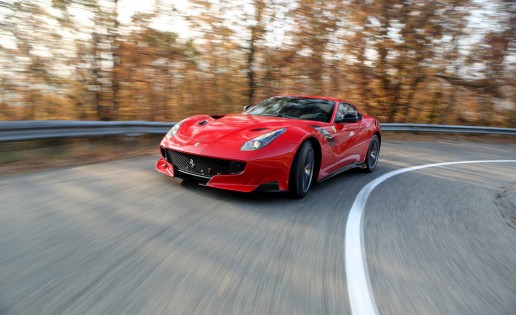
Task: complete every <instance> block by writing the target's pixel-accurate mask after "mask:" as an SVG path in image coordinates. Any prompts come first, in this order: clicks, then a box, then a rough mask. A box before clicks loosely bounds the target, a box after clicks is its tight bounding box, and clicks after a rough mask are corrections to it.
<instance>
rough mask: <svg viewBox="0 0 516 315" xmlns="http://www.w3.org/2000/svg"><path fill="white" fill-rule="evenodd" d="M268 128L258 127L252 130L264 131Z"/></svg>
mask: <svg viewBox="0 0 516 315" xmlns="http://www.w3.org/2000/svg"><path fill="white" fill-rule="evenodd" d="M267 129H268V128H256V129H251V130H250V131H263V130H267Z"/></svg>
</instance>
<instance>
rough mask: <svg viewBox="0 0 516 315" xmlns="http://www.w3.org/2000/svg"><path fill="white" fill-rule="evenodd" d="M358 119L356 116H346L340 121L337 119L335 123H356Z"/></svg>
mask: <svg viewBox="0 0 516 315" xmlns="http://www.w3.org/2000/svg"><path fill="white" fill-rule="evenodd" d="M359 120H360V118H359V117H358V116H357V115H352V114H346V115H345V116H344V117H343V118H342V119H339V120H337V121H336V122H337V123H342V122H357V121H359Z"/></svg>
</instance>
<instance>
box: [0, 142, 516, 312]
mask: <svg viewBox="0 0 516 315" xmlns="http://www.w3.org/2000/svg"><path fill="white" fill-rule="evenodd" d="M156 158H157V157H145V158H137V159H128V160H123V161H114V162H109V163H102V164H92V165H87V166H80V167H73V168H64V169H57V170H49V171H43V172H38V173H34V174H26V175H19V176H4V177H0V314H2V315H4V314H351V308H350V303H349V299H348V288H347V285H346V283H347V281H346V280H347V278H346V274H345V255H344V251H345V249H344V242H345V232H346V231H345V229H346V222H347V218H348V214H349V211H350V209H351V206H352V204H353V201H354V199H355V197H356V196H357V194H358V192H359V191H360V190H361V188H362V187H364V186H365V185H367V184H368V183H369V182H371V181H372V180H374V179H375V178H377V177H378V176H381V175H382V174H386V173H387V172H390V171H393V170H397V169H400V168H404V167H409V166H414V165H422V164H431V163H438V162H452V161H465V160H500V159H515V158H516V145H515V144H504V145H495V144H481V143H469V142H462V141H457V142H437V143H431V142H410V143H403V142H386V143H384V144H383V147H382V154H381V160H380V164H379V168H378V170H377V171H376V172H374V173H372V174H364V173H361V172H359V171H351V172H347V173H345V174H342V175H340V176H337V177H335V178H332V179H330V180H328V181H326V182H324V183H322V184H320V185H317V186H316V187H314V188H313V190H312V191H310V193H309V195H308V196H307V197H306V198H304V199H302V200H292V199H289V198H288V197H286V196H284V195H282V194H252V195H247V194H237V193H231V192H226V191H220V190H214V189H208V188H204V187H199V186H196V185H191V184H188V183H184V182H181V181H179V180H175V179H171V178H168V177H166V176H163V175H161V174H159V173H157V172H155V171H154V170H153V167H154V163H155V160H156ZM515 196H516V164H515V163H512V164H511V163H505V164H501V163H498V164H497V163H493V164H486V165H476V164H468V165H455V166H446V167H442V168H430V169H425V170H418V171H414V172H409V173H404V174H400V175H397V176H395V177H393V178H390V179H389V180H387V181H385V182H384V183H382V184H380V185H379V186H378V187H377V188H375V190H374V191H373V192H372V194H371V195H370V196H369V199H368V201H367V204H366V208H365V212H364V218H363V231H364V249H365V251H364V256H365V258H366V261H367V268H368V273H369V282H370V283H369V286H370V289H371V292H372V294H373V296H374V299H375V303H376V307H377V309H378V313H379V314H515V313H516V272H514V270H516V213H513V210H514V209H513V208H512V207H514V205H515V204H516V198H514V197H515ZM513 221H514V222H513ZM357 263H361V262H357Z"/></svg>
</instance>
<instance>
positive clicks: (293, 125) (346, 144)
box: [156, 96, 381, 192]
mask: <svg viewBox="0 0 516 315" xmlns="http://www.w3.org/2000/svg"><path fill="white" fill-rule="evenodd" d="M282 98H300V99H303V100H304V99H307V100H325V101H329V102H332V103H333V104H334V106H333V109H332V112H331V113H329V115H331V118H329V122H324V121H315V120H303V119H292V118H283V117H269V116H258V115H250V114H247V113H243V114H230V115H223V116H213V117H212V116H208V115H198V116H193V117H190V118H187V119H185V120H184V121H183V123H182V124H181V126H180V127H179V129H178V131H177V133H176V134H175V135H174V136H172V137H170V138H169V137H168V136H165V137H164V138H163V140H162V141H161V144H160V148H161V152H162V157H161V158H160V159H159V161H158V163H157V166H156V169H157V170H158V171H160V172H161V173H163V174H166V175H169V176H173V177H185V176H187V177H188V176H190V175H191V174H190V173H189V172H188V170H189V169H190V166H188V164H190V165H191V170H192V171H193V170H194V167H195V164H199V162H196V163H194V159H195V160H196V161H201V160H198V159H197V157H199V158H210V159H213V160H210V161H213V162H214V163H215V162H217V163H218V162H220V160H223V161H224V160H228V162H227V163H228V164H229V163H231V162H229V161H233V163H234V165H237V171H238V172H237V173H235V174H224V175H219V174H218V173H215V172H216V171H213V170H212V169H211V168H210V167H208V166H205V169H201V170H200V172H202V174H200V173H199V169H197V170H196V171H195V172H197V173H196V174H197V175H199V174H200V175H203V176H200V177H202V178H200V177H199V178H200V179H201V181H202V182H203V184H205V185H206V186H209V187H215V188H221V189H228V190H234V191H240V192H251V191H254V190H256V189H258V188H260V187H265V188H270V187H273V188H274V190H282V191H288V190H289V180H290V179H291V168H292V163H293V161H294V157H295V155H296V152H297V151H298V149H299V148H300V146H301V145H302V144H303V142H305V141H312V145H313V148H314V152H315V156H316V158H315V169H314V171H313V172H314V176H313V178H314V179H316V180H317V181H321V180H323V179H325V178H327V177H329V176H331V175H334V174H337V173H340V172H341V171H343V170H346V169H349V168H351V167H357V166H362V165H363V163H364V162H365V161H366V155H367V154H368V148H369V144H370V142H371V139H372V137H373V135H375V134H376V135H377V136H378V138H381V136H380V124H379V122H378V121H377V120H376V119H375V118H373V117H370V116H366V115H363V114H362V113H361V112H360V111H358V113H359V116H360V118H361V119H360V120H359V121H356V122H341V123H335V121H336V117H337V111H338V108H339V104H342V103H345V104H349V105H350V103H349V102H347V101H344V100H341V99H336V98H328V97H316V96H280V97H275V98H271V99H282ZM257 106H258V105H257ZM355 109H356V108H355ZM214 117H216V118H214ZM328 117H330V116H328ZM281 128H285V129H286V131H285V132H284V133H283V134H281V135H280V136H278V137H277V138H276V139H275V140H273V141H272V142H271V143H270V144H268V145H266V146H264V147H262V148H261V149H258V150H255V151H242V150H241V148H242V145H243V144H244V143H246V142H247V141H249V140H251V139H253V138H256V137H258V136H260V135H263V134H266V133H268V132H270V131H274V130H278V129H281ZM316 128H317V129H316ZM323 133H325V134H323ZM378 146H379V144H378ZM167 150H171V151H174V152H178V153H179V154H181V153H185V154H188V155H187V156H183V157H181V158H182V162H181V163H183V164H184V165H186V166H184V167H183V171H185V168H186V173H185V172H183V171H178V169H177V165H176V169H175V167H174V165H173V164H172V163H170V162H171V161H172V158H170V156H169V155H167V154H168V153H167V152H170V151H167ZM378 150H379V148H378ZM167 159H168V160H169V161H167ZM221 163H222V162H221ZM224 163H226V162H224ZM240 163H242V164H240ZM243 163H245V168H244V169H243V170H240V171H239V169H238V167H241V166H242V165H243ZM176 164H179V162H178V163H176ZM229 165H230V166H229V169H231V167H233V166H234V165H233V164H229ZM177 172H180V174H176V173H177ZM212 172H214V173H212ZM208 173H209V174H208ZM178 175H180V176H178ZM204 175H206V176H204ZM192 177H194V178H196V177H197V176H196V175H194V176H192ZM268 185H269V186H268ZM270 185H272V186H270Z"/></svg>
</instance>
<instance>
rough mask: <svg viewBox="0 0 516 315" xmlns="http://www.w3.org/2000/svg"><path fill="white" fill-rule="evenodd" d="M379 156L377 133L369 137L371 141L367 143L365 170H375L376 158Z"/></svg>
mask: <svg viewBox="0 0 516 315" xmlns="http://www.w3.org/2000/svg"><path fill="white" fill-rule="evenodd" d="M379 157H380V139H379V138H378V136H377V135H374V136H373V137H372V138H371V142H370V143H369V149H368V150H367V155H366V158H365V163H364V164H365V170H366V171H367V172H372V171H374V170H375V168H376V165H377V164H378V158H379Z"/></svg>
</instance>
